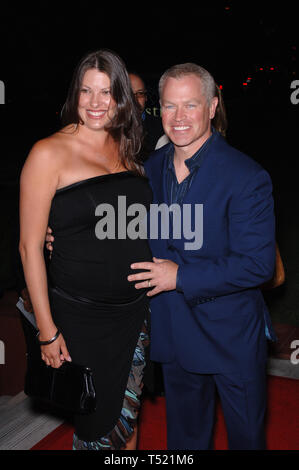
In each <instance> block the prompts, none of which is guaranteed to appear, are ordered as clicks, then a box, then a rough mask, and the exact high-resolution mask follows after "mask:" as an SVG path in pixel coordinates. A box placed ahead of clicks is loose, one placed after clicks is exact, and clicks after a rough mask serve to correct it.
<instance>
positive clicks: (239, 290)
mask: <svg viewBox="0 0 299 470" xmlns="http://www.w3.org/2000/svg"><path fill="white" fill-rule="evenodd" d="M170 145H172V144H167V145H166V146H164V147H162V148H161V149H159V150H157V151H156V152H155V153H154V154H153V155H152V156H151V157H150V158H149V159H148V160H147V162H146V163H145V171H146V174H147V176H148V178H149V182H150V185H151V187H152V190H153V204H161V203H163V202H164V203H168V202H169V201H168V195H167V188H166V161H167V158H166V154H167V150H168V149H169V146H170ZM183 203H184V204H192V205H193V207H194V204H195V203H197V204H203V227H202V230H203V244H202V246H201V247H199V248H198V249H196V250H186V249H185V248H186V247H185V243H186V242H188V241H189V242H190V240H186V239H185V238H184V234H183V235H182V237H181V239H177V238H174V237H170V238H169V239H161V237H159V238H158V239H151V240H150V246H151V249H152V252H153V256H156V257H157V258H163V259H170V260H172V261H174V262H176V263H178V264H179V270H178V275H179V278H180V285H181V288H182V292H178V291H177V290H174V291H169V292H163V293H161V294H158V295H157V296H155V297H154V298H152V299H151V311H152V325H151V334H152V339H151V358H152V360H154V361H158V362H170V361H172V360H173V359H174V358H176V359H177V360H178V361H179V362H180V364H181V365H182V366H183V367H184V368H185V369H186V370H189V371H191V372H198V373H222V374H224V373H226V374H228V373H237V374H239V375H241V376H244V377H248V376H251V375H252V374H254V373H255V371H256V368H257V366H258V365H262V366H264V365H265V363H266V358H267V339H266V335H265V329H267V330H268V332H269V333H270V335H272V337H273V339H274V338H275V335H274V332H273V329H272V325H271V320H270V316H269V313H268V310H267V307H266V305H265V302H264V299H263V296H262V293H261V291H260V289H259V287H258V286H259V285H261V284H262V283H264V282H265V281H267V280H269V279H271V277H272V276H273V272H274V267H275V219H274V210H273V198H272V184H271V180H270V177H269V175H268V173H267V172H266V171H265V170H264V169H263V168H262V167H261V166H260V165H259V164H258V163H256V162H255V161H253V160H252V159H251V158H249V157H248V156H246V155H244V154H243V153H241V152H239V151H238V150H236V149H234V148H233V147H231V146H230V145H228V143H227V142H226V141H225V139H223V138H222V137H221V136H220V135H219V134H218V133H217V135H216V136H215V139H214V140H213V141H212V142H211V145H210V146H209V148H208V150H207V152H206V154H205V156H204V160H203V162H202V164H201V166H200V168H199V170H198V172H197V174H196V176H195V177H194V179H193V182H192V185H191V188H190V189H189V191H188V193H187V195H186V196H185V199H184V201H183ZM192 217H193V223H194V212H193V214H192Z"/></svg>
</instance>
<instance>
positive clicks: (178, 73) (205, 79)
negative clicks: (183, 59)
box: [159, 62, 217, 104]
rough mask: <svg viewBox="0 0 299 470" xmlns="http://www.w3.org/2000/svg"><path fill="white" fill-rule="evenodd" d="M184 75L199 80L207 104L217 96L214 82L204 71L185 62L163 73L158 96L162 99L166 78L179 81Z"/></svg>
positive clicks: (195, 65) (208, 73) (198, 66)
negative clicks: (195, 77) (192, 76)
mask: <svg viewBox="0 0 299 470" xmlns="http://www.w3.org/2000/svg"><path fill="white" fill-rule="evenodd" d="M186 75H196V76H197V77H199V78H200V80H201V82H202V84H203V87H204V93H205V96H206V98H207V101H208V103H209V104H210V103H211V100H212V98H214V96H217V91H216V84H215V80H214V78H213V77H212V75H211V74H210V72H208V71H207V70H206V69H204V68H203V67H201V66H200V65H197V64H193V63H190V62H187V63H185V64H178V65H174V66H173V67H170V68H169V69H168V70H166V72H164V73H163V75H162V77H161V78H160V81H159V95H160V98H161V97H162V92H163V88H164V84H165V81H166V80H167V78H176V79H179V78H181V77H184V76H186Z"/></svg>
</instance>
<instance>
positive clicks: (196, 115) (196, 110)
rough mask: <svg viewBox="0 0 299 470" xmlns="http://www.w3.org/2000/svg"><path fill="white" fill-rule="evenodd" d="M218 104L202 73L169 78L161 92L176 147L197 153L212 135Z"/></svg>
mask: <svg viewBox="0 0 299 470" xmlns="http://www.w3.org/2000/svg"><path fill="white" fill-rule="evenodd" d="M217 103H218V99H217V98H213V99H212V101H211V103H210V105H209V103H208V102H207V99H206V97H205V95H204V89H203V85H202V83H201V79H200V78H199V77H198V76H196V75H194V74H190V75H185V76H182V77H180V78H178V79H176V78H171V77H169V78H167V79H166V81H165V83H164V87H163V90H162V95H161V107H162V123H163V127H164V131H165V134H166V135H167V136H168V137H169V139H170V140H171V141H172V142H173V143H174V145H175V146H176V147H179V148H182V149H183V150H184V151H186V153H188V155H189V154H190V156H191V155H193V154H194V153H195V152H196V151H197V150H198V149H199V148H200V147H201V146H202V145H203V143H204V142H205V141H206V140H207V139H208V138H209V136H210V135H211V119H213V117H214V115H215V110H216V107H217Z"/></svg>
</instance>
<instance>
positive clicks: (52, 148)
mask: <svg viewBox="0 0 299 470" xmlns="http://www.w3.org/2000/svg"><path fill="white" fill-rule="evenodd" d="M72 141H73V138H72V135H71V133H70V132H65V130H64V129H62V130H61V131H58V132H55V133H54V134H52V135H50V136H48V137H45V138H43V139H40V140H38V141H37V142H35V144H34V145H33V146H32V148H31V150H30V153H29V155H28V159H27V160H29V161H36V160H38V161H39V163H40V164H43V162H44V163H45V164H48V163H51V164H52V165H54V166H55V164H57V165H58V166H61V165H63V162H64V161H65V160H66V159H67V157H68V155H69V154H70V150H71V147H72V145H73V142H72Z"/></svg>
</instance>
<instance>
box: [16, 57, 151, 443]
mask: <svg viewBox="0 0 299 470" xmlns="http://www.w3.org/2000/svg"><path fill="white" fill-rule="evenodd" d="M63 115H64V127H63V129H62V130H61V131H59V132H57V133H55V134H53V135H51V136H50V137H48V138H46V139H43V140H41V141H39V142H37V143H36V144H35V145H34V146H33V148H32V150H31V152H30V154H29V156H28V158H27V160H26V162H25V165H24V168H23V170H22V175H21V199H20V224H21V233H20V253H21V257H22V262H23V267H24V273H25V278H26V284H27V287H28V290H29V293H30V297H31V300H32V305H33V309H34V312H35V316H36V322H37V326H38V328H39V332H40V333H39V340H40V341H48V342H49V344H47V345H42V346H41V355H42V359H43V360H44V361H45V362H46V364H47V365H50V366H52V367H60V365H61V364H62V362H63V361H65V360H73V361H74V362H76V363H78V364H82V365H86V366H88V367H91V368H92V370H93V372H94V377H95V387H96V392H97V409H96V411H95V412H93V413H91V414H89V415H81V416H79V415H78V416H75V433H74V444H73V448H74V449H95V450H97V449H119V448H124V447H126V448H128V449H133V448H135V440H136V435H135V436H134V427H135V424H136V418H137V412H138V407H139V398H140V394H141V389H142V376H143V369H144V365H145V361H144V346H145V344H146V342H147V339H148V337H147V332H146V330H145V326H146V319H147V316H148V300H147V299H148V298H147V296H146V292H145V290H143V292H141V290H136V289H135V287H134V285H132V284H131V283H129V281H128V280H127V277H128V275H129V274H130V273H131V270H130V264H131V263H132V262H136V261H147V260H151V253H150V250H149V247H148V244H147V241H146V240H145V239H144V238H136V239H131V238H130V237H129V236H128V234H127V233H125V234H124V231H123V230H124V229H123V222H124V221H123V220H122V219H121V218H122V215H123V212H122V213H119V212H118V211H119V200H120V199H119V197H120V196H121V197H122V200H121V201H122V202H123V201H125V202H126V208H127V207H129V206H130V205H131V204H136V203H138V204H142V206H143V207H146V208H147V209H148V208H149V205H150V202H151V190H150V187H149V185H148V183H147V180H146V178H145V177H143V176H142V172H141V170H140V167H139V165H138V162H137V161H136V155H137V154H138V152H139V149H140V145H141V135H142V126H141V123H140V120H139V119H140V113H139V111H138V108H137V107H136V103H135V99H134V95H133V94H132V91H131V85H130V81H129V78H128V75H127V72H126V69H125V66H124V64H123V62H122V60H121V59H120V58H119V57H118V56H117V55H116V54H115V53H113V52H111V51H108V50H100V51H97V52H95V53H91V54H89V55H87V56H86V57H84V58H83V59H82V60H81V62H80V63H79V65H78V67H77V69H76V71H75V74H74V77H73V81H72V84H71V87H70V91H69V95H68V98H67V101H66V104H65V106H64V114H63ZM100 204H106V205H107V204H108V205H109V207H110V208H112V211H113V212H114V214H115V220H114V222H115V236H114V237H113V236H112V237H111V236H110V237H109V238H105V239H100V238H101V237H99V236H98V234H97V231H96V226H97V223H98V222H99V221H100V220H101V219H100V217H98V216H97V215H96V214H98V213H99V212H97V208H98V207H99V205H100ZM129 222H130V217H127V218H126V223H129ZM118 224H121V236H120V235H119V233H120V232H119V231H118ZM48 225H50V227H51V228H52V230H53V232H54V233H55V250H54V252H53V255H52V258H51V262H50V266H49V271H48V272H47V270H46V267H45V262H44V256H43V247H44V238H45V233H46V228H47V226H48ZM102 238H103V237H102ZM57 331H60V332H61V333H60V334H58V336H57Z"/></svg>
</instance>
